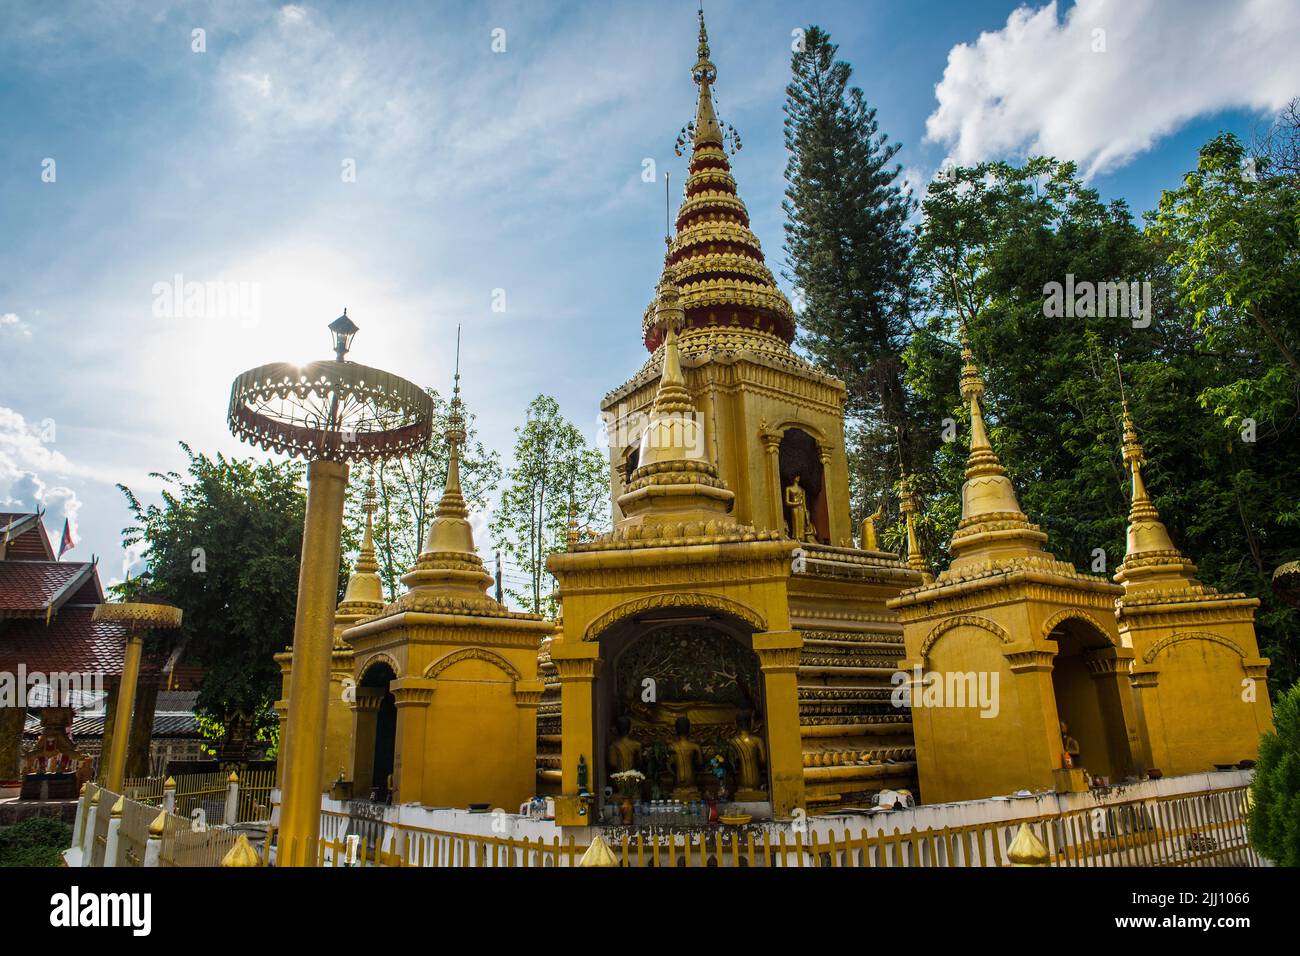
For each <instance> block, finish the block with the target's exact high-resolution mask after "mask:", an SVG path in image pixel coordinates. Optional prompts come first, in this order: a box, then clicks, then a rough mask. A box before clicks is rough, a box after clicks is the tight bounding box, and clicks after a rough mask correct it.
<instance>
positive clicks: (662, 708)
mask: <svg viewBox="0 0 1300 956" xmlns="http://www.w3.org/2000/svg"><path fill="white" fill-rule="evenodd" d="M754 632H755V627H754V625H753V623H752V622H748V621H745V620H743V619H741V618H739V617H737V616H735V615H732V614H728V613H726V612H721V611H718V610H716V609H711V608H701V607H698V606H691V605H686V606H681V607H674V606H662V607H656V608H653V609H651V610H648V611H646V612H644V613H640V614H636V615H633V616H629V617H621V618H618V619H616V620H614V621H612V623H610V624H609V625H608V626H607V627H606V628H605V629H604V630H603V631H602V632H601V633H600V634H599V636H598V640H599V642H600V646H601V652H600V659H601V664H600V670H599V672H598V675H597V678H598V679H597V681H596V688H597V690H596V700H595V708H594V715H593V719H594V721H595V727H594V731H595V732H594V735H593V739H594V741H595V748H594V749H595V753H594V754H593V755H591V757H590V758H589V759H590V765H591V789H592V791H593V792H594V793H595V794H597V795H598V796H600V795H602V794H603V791H604V788H605V786H606V785H607V784H608V783H609V782H610V781H609V774H610V772H611V768H610V767H609V758H608V751H609V746H610V743H611V742H612V741H613V740H614V739H615V738H616V737H617V735H618V734H617V730H616V728H615V724H616V721H618V719H619V718H620V717H625V718H627V720H628V722H629V724H630V729H631V733H630V736H631V737H632V738H633V739H634V740H636V741H637V743H639V744H640V745H641V747H642V765H641V766H640V767H639V769H641V770H642V772H643V773H646V774H647V776H648V777H649V778H653V777H655V775H656V773H658V774H662V777H661V778H660V779H659V780H658V783H659V785H660V787H661V789H662V790H663V792H662V793H661V798H663V799H667V798H668V797H669V796H670V793H669V792H668V790H669V787H668V780H669V775H670V769H669V767H670V758H668V757H667V755H666V753H664V750H665V749H666V748H668V747H669V746H670V745H671V743H672V742H673V740H675V739H676V736H677V734H676V724H677V719H678V718H679V717H686V718H687V719H688V720H689V721H690V724H691V733H690V739H691V740H693V741H695V742H696V743H697V744H699V745H700V746H701V747H702V748H703V750H704V753H705V755H707V754H709V753H711V752H714V751H717V750H719V749H722V748H725V747H726V746H727V744H728V741H730V740H731V739H732V738H733V737H735V736H736V734H737V732H738V727H739V725H740V724H741V723H745V724H746V725H747V726H748V727H749V728H751V729H752V733H753V736H755V737H757V738H758V739H760V740H762V741H763V745H764V750H765V751H766V730H767V728H766V720H765V714H766V711H767V708H766V703H765V700H764V690H763V687H764V685H763V675H762V671H761V668H760V667H759V661H758V655H757V654H755V652H754V650H753V634H754ZM665 761H668V762H667V763H666V762H665ZM765 764H766V762H765V761H764V769H763V775H762V780H761V786H763V787H769V788H770V783H769V781H768V779H767V778H768V774H767V769H766V765H765ZM701 770H703V767H702V766H701ZM655 782H656V781H655V780H654V779H648V780H647V782H646V788H645V792H644V793H643V796H645V797H646V798H649V797H650V796H651V793H650V791H651V787H652V784H653V783H655ZM698 782H699V785H700V786H701V787H702V788H703V787H704V786H705V785H706V784H707V783H708V782H709V781H708V780H707V778H705V777H704V776H703V775H702V774H701V775H699V776H698ZM728 786H729V788H731V789H734V786H735V781H734V779H729V780H728ZM616 799H617V798H616Z"/></svg>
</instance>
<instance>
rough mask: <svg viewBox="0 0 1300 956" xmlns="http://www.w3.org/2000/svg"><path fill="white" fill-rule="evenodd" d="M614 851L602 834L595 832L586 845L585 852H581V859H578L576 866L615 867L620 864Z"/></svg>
mask: <svg viewBox="0 0 1300 956" xmlns="http://www.w3.org/2000/svg"><path fill="white" fill-rule="evenodd" d="M622 865H623V864H622V863H620V862H619V859H618V857H617V856H615V855H614V851H613V850H612V849H611V848H610V845H609V843H608V842H606V840H605V838H604V837H603V836H600V835H599V834H597V835H596V836H595V837H594V838H593V839H592V841H591V845H590V846H589V847H587V852H586V853H584V854H582V859H581V860H579V861H578V866H594V867H616V866H622Z"/></svg>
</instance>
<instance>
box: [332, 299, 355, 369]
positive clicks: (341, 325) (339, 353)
mask: <svg viewBox="0 0 1300 956" xmlns="http://www.w3.org/2000/svg"><path fill="white" fill-rule="evenodd" d="M330 334H332V335H333V336H334V357H335V358H336V359H337V360H338V361H340V362H342V361H343V356H345V355H347V354H348V349H350V348H352V339H353V337H354V336H355V335H356V334H357V324H356V323H355V322H353V321H352V320H351V319H349V318H348V310H347V309H344V310H343V314H342V315H340V316H339V317H338V318H337V319H335V320H334V321H333V322H331V323H330Z"/></svg>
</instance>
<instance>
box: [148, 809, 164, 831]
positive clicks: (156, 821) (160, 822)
mask: <svg viewBox="0 0 1300 956" xmlns="http://www.w3.org/2000/svg"><path fill="white" fill-rule="evenodd" d="M166 829H167V811H166V810H159V811H158V816H156V817H154V818H153V823H151V824H149V835H150V836H151V837H160V836H162V835H163V832H164V831H165V830H166Z"/></svg>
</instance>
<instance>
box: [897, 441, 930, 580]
mask: <svg viewBox="0 0 1300 956" xmlns="http://www.w3.org/2000/svg"><path fill="white" fill-rule="evenodd" d="M898 473H899V478H900V491H899V497H900V501H899V510H901V511H902V512H903V519H904V521H906V522H907V566H908V567H909V568H911V569H912V570H913V571H919V572H921V576H922V577H928V576H929V575H930V566H929V564H927V563H926V560H925V555H923V554H922V553H921V544H920V541H919V540H918V538H917V536H916V515H917V513H918V512H920V510H921V503H920V501H918V500H917V497H916V493H915V492H914V491H913V490H912V482H911V480H910V479H909V478H908V476H907V472H906V471H905V470H904V469H903V466H902V465H901V464H900V465H899V466H898Z"/></svg>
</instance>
